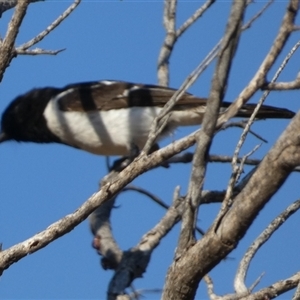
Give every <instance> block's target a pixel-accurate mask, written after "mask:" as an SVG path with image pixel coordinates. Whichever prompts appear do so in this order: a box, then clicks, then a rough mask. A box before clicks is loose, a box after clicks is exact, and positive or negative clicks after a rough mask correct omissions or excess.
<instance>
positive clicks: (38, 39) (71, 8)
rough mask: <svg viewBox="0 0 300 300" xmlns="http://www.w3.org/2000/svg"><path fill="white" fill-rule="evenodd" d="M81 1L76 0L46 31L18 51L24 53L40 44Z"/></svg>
mask: <svg viewBox="0 0 300 300" xmlns="http://www.w3.org/2000/svg"><path fill="white" fill-rule="evenodd" d="M80 2H81V0H75V1H74V2H73V3H72V4H71V5H70V6H69V7H68V8H67V9H66V10H65V11H64V12H63V13H62V14H61V15H60V16H59V17H58V18H57V19H56V20H55V21H53V22H52V24H50V25H49V26H48V27H47V28H46V29H45V30H43V31H42V32H41V33H40V34H38V35H37V36H35V37H34V38H33V39H31V40H30V41H28V42H26V43H24V44H23V45H21V46H19V47H18V48H17V49H16V50H17V51H24V50H27V49H29V48H30V47H32V46H33V45H35V44H37V43H38V42H40V41H41V40H42V39H43V38H44V37H45V36H47V35H48V34H49V33H50V32H51V31H53V30H54V29H55V28H56V27H57V26H58V25H59V24H60V23H61V22H62V21H63V20H65V19H66V18H67V17H68V16H69V15H70V14H71V13H72V12H73V11H74V9H75V8H76V7H77V6H78V5H79V4H80Z"/></svg>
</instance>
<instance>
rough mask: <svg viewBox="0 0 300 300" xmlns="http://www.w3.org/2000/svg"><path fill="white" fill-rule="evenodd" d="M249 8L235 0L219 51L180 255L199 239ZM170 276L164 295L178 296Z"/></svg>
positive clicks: (184, 215)
mask: <svg viewBox="0 0 300 300" xmlns="http://www.w3.org/2000/svg"><path fill="white" fill-rule="evenodd" d="M245 8H246V3H245V2H243V1H235V2H234V4H233V6H232V10H231V14H230V17H229V20H228V24H227V29H226V32H225V35H224V38H223V42H222V45H221V49H220V52H219V59H218V62H217V66H216V70H215V73H214V76H213V80H212V87H211V91H210V95H209V101H208V105H207V108H206V112H205V115H204V118H203V123H202V131H201V132H199V135H198V136H197V148H196V152H195V155H194V159H193V167H192V174H191V178H190V184H189V187H188V194H187V197H186V207H185V211H184V214H183V217H182V226H181V232H180V237H179V242H178V246H177V249H176V257H178V256H180V255H181V254H182V253H183V252H185V251H186V249H188V248H189V247H190V245H191V244H193V243H195V236H194V228H195V221H196V218H197V213H198V208H199V200H200V197H199V195H200V194H201V190H202V185H203V180H204V176H205V172H206V164H207V161H206V155H207V153H209V148H210V145H211V142H212V139H213V136H214V134H215V126H216V123H217V119H218V116H219V108H220V104H221V102H222V100H223V97H224V93H225V88H226V85H227V80H228V75H229V70H230V66H231V63H232V58H233V57H234V54H235V50H236V46H237V44H238V41H239V37H240V33H241V25H242V20H243V15H244V10H245ZM172 272H176V268H174V269H173V270H172ZM170 278H172V275H171V276H170V277H169V278H168V279H167V283H166V288H165V291H164V297H166V298H168V299H172V298H173V296H174V295H172V294H168V293H169V291H168V288H169V286H171V285H172V283H171V281H172V279H171V281H170V283H168V281H169V280H170Z"/></svg>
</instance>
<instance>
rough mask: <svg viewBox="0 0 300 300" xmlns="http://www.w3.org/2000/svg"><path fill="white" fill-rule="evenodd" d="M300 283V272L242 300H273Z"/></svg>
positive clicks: (241, 299)
mask: <svg viewBox="0 0 300 300" xmlns="http://www.w3.org/2000/svg"><path fill="white" fill-rule="evenodd" d="M299 282H300V272H298V273H296V274H295V275H293V276H291V277H289V278H287V279H284V280H281V281H278V282H276V283H274V284H272V285H271V286H269V287H267V288H264V289H261V290H259V291H258V292H256V293H253V294H251V295H249V296H246V297H242V298H240V300H265V299H273V298H275V297H278V296H279V295H281V294H283V293H285V292H287V291H289V290H291V289H293V288H295V287H296V286H297V285H298V284H299Z"/></svg>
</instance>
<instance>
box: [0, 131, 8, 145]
mask: <svg viewBox="0 0 300 300" xmlns="http://www.w3.org/2000/svg"><path fill="white" fill-rule="evenodd" d="M7 140H9V138H8V136H7V135H6V134H5V132H0V143H2V142H5V141H7Z"/></svg>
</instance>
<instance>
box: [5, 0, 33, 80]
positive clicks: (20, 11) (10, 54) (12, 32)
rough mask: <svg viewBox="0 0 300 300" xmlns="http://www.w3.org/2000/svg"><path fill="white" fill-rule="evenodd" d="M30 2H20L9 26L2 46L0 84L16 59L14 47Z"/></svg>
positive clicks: (27, 0)
mask: <svg viewBox="0 0 300 300" xmlns="http://www.w3.org/2000/svg"><path fill="white" fill-rule="evenodd" d="M29 3H30V0H22V1H18V4H17V6H16V9H15V12H14V14H13V17H12V19H11V21H10V22H9V24H8V30H7V33H6V36H5V38H4V40H3V41H2V43H1V45H0V82H1V81H2V78H3V75H4V72H5V70H6V68H7V67H8V66H9V64H10V62H11V60H12V59H13V58H14V56H15V53H14V45H15V40H16V38H17V35H18V32H19V29H20V26H21V24H22V21H23V18H24V17H25V14H26V10H27V7H28V5H29Z"/></svg>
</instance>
